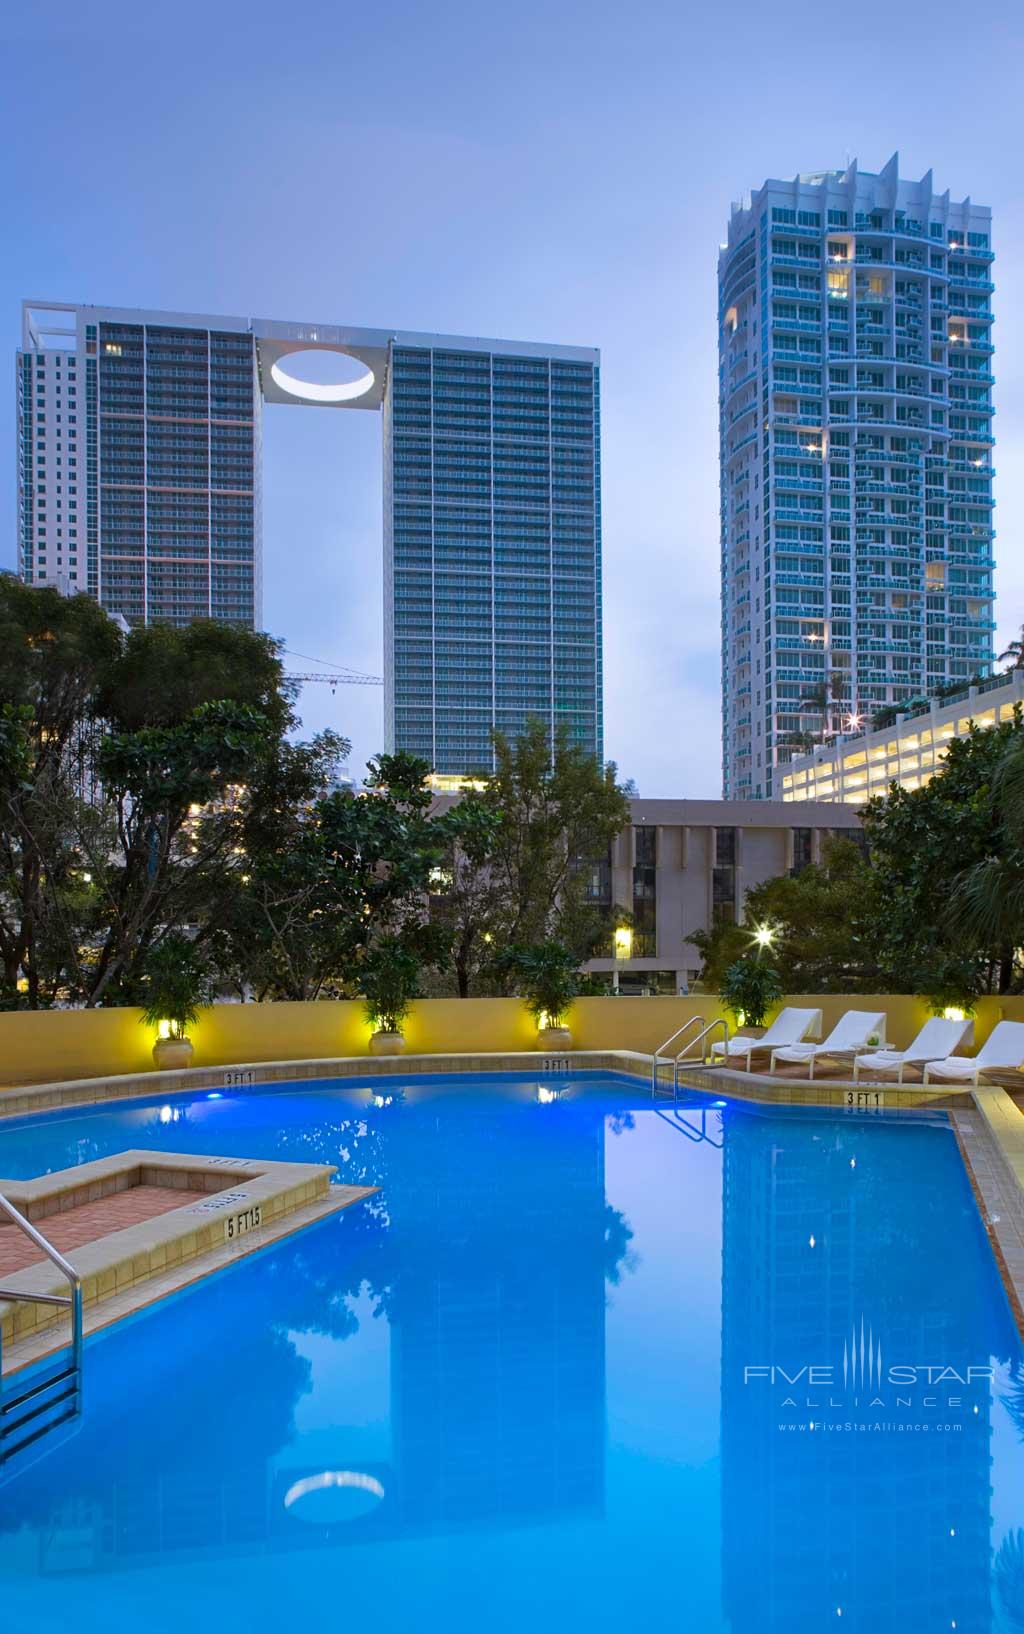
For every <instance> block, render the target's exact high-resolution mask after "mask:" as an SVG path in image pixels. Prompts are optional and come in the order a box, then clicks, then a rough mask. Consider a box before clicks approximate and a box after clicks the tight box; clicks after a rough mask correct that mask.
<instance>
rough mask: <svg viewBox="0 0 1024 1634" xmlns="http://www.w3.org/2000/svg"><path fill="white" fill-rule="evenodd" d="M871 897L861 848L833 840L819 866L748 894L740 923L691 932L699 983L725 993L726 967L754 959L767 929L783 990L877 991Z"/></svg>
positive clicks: (768, 882)
mask: <svg viewBox="0 0 1024 1634" xmlns="http://www.w3.org/2000/svg"><path fill="white" fill-rule="evenodd" d="M874 891H875V881H874V875H873V872H872V870H871V868H870V866H869V865H868V864H867V863H866V862H865V861H864V858H863V857H862V855H861V852H860V849H859V847H858V846H856V845H854V843H853V841H852V840H846V839H839V838H833V839H831V840H828V841H827V842H826V843H825V846H824V848H823V853H822V860H821V862H820V864H818V863H815V864H812V865H811V866H809V867H807V868H802V869H801V870H800V872H799V874H796V875H788V874H786V875H781V876H780V877H779V878H777V879H768V880H764V881H763V882H762V883H761V884H760V885H756V886H754V887H753V888H752V889H751V890H749V891H748V892H747V894H746V897H745V899H744V905H743V923H742V924H739V925H736V924H733V923H731V922H719V923H716V924H715V925H713V926H712V927H711V929H710V930H709V931H703V930H699V931H694V932H692V933H691V935H690V937H689V940H690V941H691V942H693V943H694V945H695V946H696V947H697V949H698V951H699V952H700V955H701V959H702V969H701V985H702V986H703V987H705V988H706V989H707V990H708V991H710V992H719V991H721V990H722V987H723V984H724V983H725V979H726V972H727V971H728V969H729V967H730V966H731V965H733V964H734V963H735V962H736V961H737V960H741V959H743V958H744V957H746V956H747V955H749V954H751V953H752V951H753V948H754V946H755V943H754V927H756V926H762V925H767V926H770V927H771V929H772V932H773V936H772V943H771V956H772V963H773V965H774V966H775V968H776V969H777V971H778V973H779V977H780V980H781V982H782V990H783V992H785V993H848V992H871V991H873V990H874V989H875V988H876V987H877V982H878V972H877V966H876V964H875V961H874V957H873V954H872V946H871V939H870V936H869V935H868V934H867V932H866V928H865V918H866V915H867V913H868V911H869V904H870V903H871V902H872V901H873V900H874ZM742 1008H744V1009H745V1008H746V1006H742Z"/></svg>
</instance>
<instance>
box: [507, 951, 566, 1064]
mask: <svg viewBox="0 0 1024 1634" xmlns="http://www.w3.org/2000/svg"><path fill="white" fill-rule="evenodd" d="M495 964H496V965H497V967H498V969H499V970H501V971H504V972H505V973H506V974H507V975H509V976H511V977H512V979H513V981H514V982H515V985H516V987H517V989H518V991H519V992H520V993H521V994H522V996H523V997H524V999H525V1000H526V1008H527V1009H528V1010H529V1012H530V1014H531V1016H533V1018H534V1020H535V1021H536V1023H537V1048H538V1049H540V1050H568V1049H571V1047H572V1034H571V1032H570V1031H569V1028H568V1026H567V1025H566V1016H567V1015H568V1012H569V1008H570V1006H571V1004H572V1001H573V999H574V998H575V997H576V995H577V994H578V992H579V990H580V974H579V960H578V959H577V958H576V955H575V954H574V953H571V952H570V951H569V949H568V948H567V947H564V946H563V945H562V943H561V942H539V943H537V944H535V945H534V946H533V947H510V948H506V949H505V951H504V953H501V954H499V956H498V958H497V959H496V960H495Z"/></svg>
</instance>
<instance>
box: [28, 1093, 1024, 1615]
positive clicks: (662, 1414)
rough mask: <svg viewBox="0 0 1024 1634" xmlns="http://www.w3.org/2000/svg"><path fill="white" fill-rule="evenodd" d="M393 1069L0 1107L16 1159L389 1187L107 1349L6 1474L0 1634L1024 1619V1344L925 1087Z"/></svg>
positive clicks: (154, 1312)
mask: <svg viewBox="0 0 1024 1634" xmlns="http://www.w3.org/2000/svg"><path fill="white" fill-rule="evenodd" d="M375 1088H377V1089H380V1090H381V1091H382V1094H383V1097H384V1100H385V1104H383V1105H382V1104H377V1102H375V1100H374V1098H373V1096H374V1089H372V1088H371V1087H368V1086H366V1085H363V1086H353V1085H351V1084H350V1083H346V1084H345V1085H344V1086H340V1087H337V1086H336V1087H329V1086H328V1087H318V1086H314V1085H309V1084H302V1085H300V1086H295V1087H294V1088H290V1089H288V1088H285V1089H282V1088H281V1087H280V1086H277V1085H275V1086H273V1089H272V1090H268V1091H267V1092H264V1093H260V1094H257V1095H241V1096H232V1095H229V1094H224V1095H223V1097H222V1098H220V1099H217V1100H210V1099H208V1098H207V1097H206V1095H205V1094H201V1095H198V1096H194V1097H187V1096H186V1097H178V1098H176V1099H175V1100H173V1101H170V1102H165V1103H162V1104H161V1103H155V1102H154V1103H152V1104H150V1105H145V1106H140V1105H139V1104H138V1103H137V1102H136V1103H131V1104H130V1105H122V1106H118V1107H114V1108H94V1109H91V1110H90V1109H86V1110H77V1111H75V1112H74V1113H73V1114H71V1115H64V1114H49V1115H44V1116H42V1117H40V1118H37V1119H34V1120H27V1119H26V1120H19V1121H17V1122H14V1123H12V1124H10V1125H9V1126H7V1127H5V1128H4V1129H3V1130H2V1132H0V1173H2V1174H4V1175H7V1176H10V1177H14V1176H22V1175H27V1174H31V1173H35V1172H38V1171H39V1170H41V1169H44V1168H56V1167H61V1166H63V1165H64V1164H66V1163H68V1162H76V1161H86V1160H87V1159H90V1158H93V1157H98V1156H102V1155H103V1154H104V1153H106V1152H110V1151H117V1150H120V1149H122V1148H123V1147H125V1146H159V1147H163V1148H165V1149H170V1150H183V1151H189V1150H191V1151H206V1152H210V1151H215V1152H225V1153H229V1154H239V1155H241V1154H245V1155H250V1156H267V1157H278V1158H280V1157H298V1156H302V1157H306V1158H309V1159H311V1160H322V1161H329V1162H333V1163H337V1164H338V1167H339V1179H340V1180H343V1181H365V1180H374V1181H379V1182H380V1183H381V1184H382V1187H383V1190H382V1192H381V1193H380V1194H378V1195H377V1196H375V1197H373V1198H371V1199H369V1200H368V1201H367V1202H366V1203H363V1204H359V1205H357V1206H356V1207H355V1208H353V1209H351V1210H349V1211H347V1212H346V1213H344V1214H341V1215H338V1216H336V1217H333V1218H331V1219H329V1220H327V1221H325V1222H323V1223H322V1224H319V1225H317V1226H314V1227H311V1228H309V1229H307V1230H306V1231H304V1232H302V1233H300V1234H298V1235H297V1236H296V1237H294V1238H292V1239H291V1240H289V1241H286V1242H284V1243H281V1244H279V1245H278V1246H276V1247H274V1248H271V1249H268V1250H267V1251H265V1252H262V1253H259V1254H257V1255H254V1256H252V1257H251V1258H250V1259H248V1260H246V1261H244V1262H242V1263H240V1264H239V1265H237V1266H235V1267H232V1268H231V1269H230V1270H228V1271H226V1272H224V1273H222V1274H220V1275H219V1276H217V1277H216V1278H213V1279H210V1280H209V1281H207V1282H206V1283H204V1284H202V1285H200V1286H198V1287H197V1288H194V1289H192V1290H189V1291H187V1292H185V1293H182V1294H179V1295H176V1296H174V1297H173V1298H172V1299H170V1300H168V1301H165V1302H163V1303H162V1304H160V1305H157V1306H154V1307H152V1308H151V1309H150V1310H149V1311H147V1312H144V1313H142V1314H141V1315H140V1316H138V1317H136V1318H134V1319H132V1320H131V1321H129V1322H128V1323H125V1324H122V1325H120V1326H119V1327H117V1328H115V1329H111V1330H109V1331H108V1332H107V1333H106V1334H104V1335H101V1336H99V1337H97V1338H96V1339H95V1340H93V1341H91V1342H90V1343H89V1345H88V1347H87V1354H86V1366H85V1404H84V1412H83V1415H82V1419H81V1421H80V1425H79V1427H78V1429H77V1432H76V1433H75V1434H74V1435H73V1436H72V1437H71V1438H70V1439H69V1440H68V1441H67V1442H66V1443H65V1444H63V1445H61V1446H57V1447H55V1448H54V1449H53V1450H52V1451H51V1452H48V1453H47V1454H46V1456H44V1457H43V1458H41V1460H40V1461H39V1462H38V1463H37V1464H36V1465H35V1466H33V1467H31V1468H29V1469H27V1470H25V1471H23V1472H20V1473H18V1474H16V1475H15V1476H14V1477H13V1478H12V1479H11V1480H10V1481H9V1482H8V1483H7V1484H6V1485H4V1486H0V1604H2V1606H3V1609H4V1612H5V1613H6V1616H5V1618H4V1624H3V1626H4V1627H5V1628H6V1627H7V1626H10V1627H12V1628H13V1627H16V1626H24V1627H28V1628H31V1629H32V1630H33V1631H35V1634H57V1631H60V1634H64V1631H65V1630H72V1629H77V1630H83V1631H85V1634H92V1631H93V1630H100V1629H103V1630H105V1631H107V1634H124V1631H127V1630H129V1629H132V1630H136V1629H137V1630H144V1631H146V1634H164V1631H165V1630H166V1631H170V1630H172V1629H173V1630H175V1631H180V1630H181V1629H182V1628H188V1629H192V1628H198V1627H200V1626H201V1625H203V1624H209V1625H210V1626H211V1627H216V1628H217V1629H218V1630H219V1631H221V1634H249V1631H251V1630H256V1629H259V1628H262V1627H264V1626H270V1625H271V1624H276V1625H278V1626H285V1625H287V1626H288V1627H294V1628H302V1627H309V1626H324V1627H328V1626H331V1625H332V1624H338V1623H341V1622H344V1623H346V1624H348V1623H351V1624H353V1625H354V1626H359V1624H360V1623H361V1622H365V1624H366V1625H368V1626H372V1627H373V1628H374V1629H375V1630H377V1631H379V1634H392V1631H397V1630H403V1631H405V1630H411V1629H422V1630H434V1629H442V1628H443V1629H444V1630H446V1631H451V1634H463V1631H467V1634H468V1631H469V1630H473V1631H474V1634H479V1631H481V1630H487V1631H492V1630H497V1631H502V1634H504V1631H505V1630H512V1629H515V1630H517V1631H520V1630H522V1628H523V1627H524V1626H526V1627H527V1628H528V1629H529V1630H530V1634H548V1631H553V1630H556V1629H557V1630H559V1631H565V1630H576V1629H580V1630H601V1631H603V1630H611V1629H616V1630H620V1629H621V1628H622V1627H623V1626H631V1625H638V1626H646V1627H647V1628H650V1629H652V1630H658V1631H660V1630H669V1629H671V1630H683V1629H685V1630H693V1631H695V1634H696V1631H700V1634H718V1631H722V1634H726V1631H728V1634H783V1631H785V1634H811V1631H814V1634H818V1631H821V1630H825V1629H832V1628H836V1629H840V1630H851V1629H852V1630H858V1631H868V1630H870V1631H871V1634H896V1631H897V1630H898V1631H899V1634H905V1631H907V1630H914V1631H915V1634H925V1631H927V1630H936V1631H939V1630H949V1629H951V1628H956V1629H957V1630H959V1631H960V1634H965V1631H970V1634H981V1631H983V1630H984V1631H986V1634H989V1631H991V1630H993V1628H1001V1627H1003V1626H1004V1624H1003V1623H1002V1622H999V1621H997V1622H996V1623H993V1606H994V1607H996V1608H998V1610H999V1614H1000V1616H1002V1617H1003V1618H1004V1619H1005V1626H1006V1627H1007V1628H1009V1627H1012V1626H1013V1624H1012V1622H1011V1621H1010V1620H1009V1615H1010V1613H1011V1611H1016V1612H1017V1614H1018V1615H1019V1614H1020V1613H1021V1611H1022V1609H1024V1575H1022V1571H1024V1556H1022V1554H1021V1552H1020V1547H1019V1543H1020V1539H1019V1534H1018V1532H1017V1529H1018V1528H1020V1527H1024V1456H1022V1452H1024V1449H1022V1446H1021V1436H1022V1432H1024V1382H1022V1377H1024V1358H1022V1351H1021V1345H1020V1341H1019V1338H1018V1336H1017V1333H1016V1330H1015V1327H1014V1324H1013V1321H1012V1317H1011V1314H1010V1310H1009V1306H1008V1303H1007V1300H1006V1297H1005V1294H1004V1291H1003V1288H1002V1284H1001V1282H1000V1279H999V1276H998V1272H997V1269H996V1266H995V1263H994V1260H993V1257H992V1254H991V1251H990V1248H989V1245H988V1241H987V1238H986V1236H985V1232H984V1229H983V1227H982V1224H981V1221H980V1219H979V1217H978V1213H977V1210H976V1207H975V1204H974V1201H973V1197H972V1194H971V1191H970V1187H969V1184H968V1181H967V1178H966V1176H965V1173H964V1170H963V1167H962V1164H961V1160H960V1156H959V1152H958V1149H957V1145H956V1141H955V1138H954V1136H953V1134H952V1131H951V1130H950V1128H949V1126H948V1124H947V1123H946V1121H945V1119H943V1118H942V1117H939V1116H930V1115H921V1116H915V1117H912V1118H908V1117H906V1116H901V1117H899V1118H898V1119H897V1118H892V1117H889V1116H886V1115H864V1114H837V1115H830V1114H828V1113H825V1112H817V1111H815V1112H810V1111H796V1110H793V1111H790V1110H788V1109H787V1110H778V1109H766V1108H755V1107H749V1106H744V1105H740V1104H736V1103H730V1104H728V1105H725V1106H721V1105H713V1104H712V1103H711V1102H710V1101H708V1100H707V1099H702V1098H701V1097H698V1096H693V1097H691V1099H692V1101H693V1103H694V1104H693V1106H692V1107H691V1108H689V1109H687V1110H685V1111H683V1112H681V1114H680V1116H679V1117H674V1116H673V1115H672V1114H671V1112H668V1111H666V1109H665V1108H660V1109H659V1110H658V1111H655V1110H654V1109H653V1108H652V1106H651V1102H650V1100H649V1098H648V1097H647V1096H646V1095H645V1093H644V1090H643V1088H642V1086H637V1085H636V1084H630V1083H627V1082H624V1081H622V1080H616V1079H615V1078H614V1077H604V1078H596V1077H595V1078H592V1079H565V1078H561V1079H559V1078H551V1079H545V1080H537V1079H536V1078H534V1079H529V1078H526V1077H525V1076H522V1075H507V1076H506V1075H501V1076H500V1077H498V1078H496V1079H495V1080H494V1081H488V1082H487V1083H483V1082H478V1083H476V1084H468V1083H467V1081H466V1079H465V1078H464V1077H460V1078H459V1079H458V1080H457V1081H455V1082H452V1081H445V1080H439V1079H434V1080H430V1081H421V1082H417V1081H415V1080H413V1079H410V1080H409V1081H408V1082H407V1083H404V1084H403V1085H401V1086H400V1085H399V1084H398V1083H397V1082H396V1081H394V1080H391V1081H388V1082H387V1083H386V1084H383V1083H382V1082H381V1081H378V1083H377V1085H376V1086H375ZM552 1097H554V1098H552ZM844 1366H845V1376H844ZM812 1369H813V1370H814V1371H813V1372H811V1371H810V1370H812ZM990 1370H991V1375H992V1376H991V1377H989V1371H990ZM879 1380H881V1381H882V1382H881V1384H879V1382H878V1381H879ZM808 1403H810V1404H811V1405H808ZM812 1425H813V1426H814V1427H813V1428H811V1426H812ZM1015 1542H1016V1546H1017V1547H1016V1552H1015Z"/></svg>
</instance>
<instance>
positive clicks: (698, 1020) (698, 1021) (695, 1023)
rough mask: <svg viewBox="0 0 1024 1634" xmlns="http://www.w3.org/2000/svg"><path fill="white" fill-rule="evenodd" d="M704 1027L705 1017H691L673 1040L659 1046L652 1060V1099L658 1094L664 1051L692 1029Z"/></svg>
mask: <svg viewBox="0 0 1024 1634" xmlns="http://www.w3.org/2000/svg"><path fill="white" fill-rule="evenodd" d="M703 1025H704V1017H703V1016H691V1017H690V1019H689V1021H684V1022H683V1025H682V1026H681V1027H677V1028H676V1030H675V1032H674V1033H673V1034H672V1037H671V1038H666V1040H665V1042H664V1044H659V1045H658V1048H657V1049H656V1050H655V1052H654V1055H653V1057H652V1059H651V1096H652V1099H653V1097H654V1096H655V1095H656V1094H657V1093H658V1063H659V1061H660V1060H661V1058H662V1053H663V1051H665V1050H667V1049H668V1047H669V1045H670V1044H674V1043H675V1041H676V1039H677V1038H682V1036H683V1034H684V1033H687V1032H689V1030H690V1028H691V1027H703Z"/></svg>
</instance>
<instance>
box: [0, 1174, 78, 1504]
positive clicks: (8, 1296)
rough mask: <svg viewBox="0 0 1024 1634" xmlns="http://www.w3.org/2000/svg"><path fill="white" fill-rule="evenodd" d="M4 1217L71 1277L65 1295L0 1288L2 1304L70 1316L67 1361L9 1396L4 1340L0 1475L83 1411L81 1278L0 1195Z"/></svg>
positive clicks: (0, 1376)
mask: <svg viewBox="0 0 1024 1634" xmlns="http://www.w3.org/2000/svg"><path fill="white" fill-rule="evenodd" d="M0 1213H3V1214H6V1216H7V1218H8V1219H9V1220H10V1221H11V1223H12V1224H13V1225H16V1226H17V1227H18V1229H19V1230H20V1231H22V1232H24V1234H25V1236H26V1237H29V1238H30V1239H31V1240H32V1242H33V1243H35V1245H36V1247H37V1248H40V1249H42V1251H43V1253H44V1254H45V1255H46V1257H47V1259H48V1260H49V1261H50V1262H51V1264H53V1265H55V1266H56V1267H57V1269H58V1271H60V1273H61V1274H62V1276H64V1277H66V1278H67V1281H68V1285H69V1292H68V1293H66V1294H46V1293H25V1292H23V1291H22V1290H21V1289H20V1288H0V1300H11V1301H18V1302H20V1303H23V1304H29V1305H59V1306H61V1307H62V1308H63V1309H66V1310H68V1311H69V1312H70V1314H71V1340H70V1345H69V1346H67V1347H62V1348H67V1349H68V1350H69V1356H68V1359H67V1361H66V1362H64V1363H63V1364H62V1365H60V1366H59V1367H58V1368H57V1370H56V1372H50V1373H47V1374H46V1376H45V1377H44V1378H41V1379H40V1378H37V1377H36V1374H35V1371H34V1370H33V1371H32V1372H31V1373H30V1375H29V1377H30V1378H31V1380H32V1382H31V1383H30V1384H28V1385H25V1386H23V1387H19V1386H18V1385H17V1384H15V1385H14V1386H13V1389H12V1390H10V1391H8V1390H6V1389H5V1388H4V1380H3V1349H2V1341H0V1475H2V1474H3V1470H4V1466H5V1465H6V1463H7V1462H8V1460H9V1459H11V1458H13V1457H14V1456H15V1454H17V1453H20V1452H24V1451H25V1450H26V1448H28V1447H30V1446H32V1445H33V1443H35V1442H37V1441H39V1440H40V1439H41V1438H42V1437H43V1436H44V1435H48V1434H49V1432H50V1431H51V1430H55V1429H56V1428H57V1426H58V1425H60V1424H66V1423H68V1422H69V1421H70V1420H71V1419H75V1418H77V1417H78V1416H79V1414H80V1413H81V1410H82V1279H81V1277H80V1276H79V1274H78V1272H77V1271H76V1270H75V1268H74V1266H73V1265H71V1264H70V1263H69V1261H68V1260H66V1259H65V1258H64V1256H63V1254H60V1253H58V1251H57V1249H56V1248H54V1246H53V1244H52V1243H51V1242H48V1241H47V1239H46V1238H45V1237H44V1236H43V1234H42V1232H41V1231H37V1230H36V1228H35V1226H34V1225H33V1224H32V1222H31V1221H30V1220H26V1218H25V1216H24V1215H23V1214H22V1213H21V1211H20V1210H19V1209H16V1208H15V1206H14V1204H13V1203H11V1202H9V1201H8V1199H7V1198H6V1197H5V1196H4V1195H3V1193H2V1192H0Z"/></svg>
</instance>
